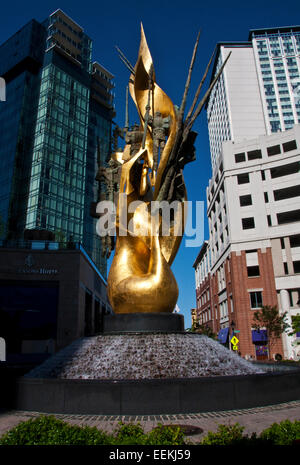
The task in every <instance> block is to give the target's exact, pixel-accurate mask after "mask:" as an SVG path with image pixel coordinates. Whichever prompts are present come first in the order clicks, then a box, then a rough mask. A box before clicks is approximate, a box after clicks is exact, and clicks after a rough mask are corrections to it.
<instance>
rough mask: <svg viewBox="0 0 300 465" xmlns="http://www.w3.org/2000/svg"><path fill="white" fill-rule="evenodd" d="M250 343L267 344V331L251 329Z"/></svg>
mask: <svg viewBox="0 0 300 465" xmlns="http://www.w3.org/2000/svg"><path fill="white" fill-rule="evenodd" d="M252 342H253V343H254V344H255V343H264V342H268V336H267V330H266V329H259V330H256V329H252Z"/></svg>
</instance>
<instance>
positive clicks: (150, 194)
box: [107, 26, 227, 314]
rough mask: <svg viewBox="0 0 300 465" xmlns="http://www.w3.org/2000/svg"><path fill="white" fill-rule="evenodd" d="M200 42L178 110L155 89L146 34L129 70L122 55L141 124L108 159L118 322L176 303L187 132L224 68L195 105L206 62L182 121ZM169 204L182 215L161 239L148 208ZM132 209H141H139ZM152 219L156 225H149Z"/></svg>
mask: <svg viewBox="0 0 300 465" xmlns="http://www.w3.org/2000/svg"><path fill="white" fill-rule="evenodd" d="M198 41H199V35H198V38H197V41H196V44H195V47H194V52H193V56H192V61H191V65H190V68H189V72H188V78H187V82H186V86H185V90H184V94H183V98H182V103H181V106H180V108H179V109H178V108H176V107H175V106H174V105H173V103H172V101H171V99H170V98H169V97H168V96H167V95H166V94H165V92H164V91H163V90H162V89H161V88H160V87H159V86H158V84H157V83H156V78H155V72H154V66H153V61H152V57H151V54H150V51H149V48H148V45H147V42H146V38H145V34H144V30H143V26H141V42H140V48H139V53H138V58H137V62H136V65H135V67H134V68H133V67H132V66H131V65H130V64H128V63H129V62H128V60H127V59H126V58H125V57H124V55H123V54H122V59H123V61H124V62H125V61H126V63H125V64H126V65H127V67H129V69H130V71H131V76H130V79H129V92H130V95H131V97H132V99H133V102H134V103H135V105H136V108H137V111H138V114H139V118H140V124H139V125H136V126H135V127H134V128H133V129H132V130H131V131H129V132H127V133H126V135H125V142H126V145H125V148H124V151H123V153H122V155H121V153H120V152H118V153H113V154H112V159H113V160H116V159H117V160H118V161H119V162H120V163H121V164H122V166H121V176H120V184H119V199H118V205H117V212H116V244H115V255H114V258H113V261H112V265H111V268H110V272H109V276H108V288H107V291H108V296H109V300H110V303H111V305H112V308H113V310H114V312H115V313H116V314H119V313H127V314H128V313H168V312H169V313H170V312H173V309H174V308H175V305H176V302H177V298H178V287H177V283H176V280H175V277H174V275H173V273H172V270H171V265H172V262H173V260H174V258H175V256H176V253H177V251H178V248H179V246H180V243H181V240H182V236H183V233H184V225H185V217H186V212H185V208H184V202H185V200H186V199H187V193H186V187H185V183H184V179H183V168H184V165H185V164H186V163H188V162H190V161H193V160H194V159H195V148H194V141H195V138H196V133H195V132H193V131H192V130H191V129H192V125H193V123H194V121H195V120H196V118H197V117H198V115H199V114H200V112H201V109H202V108H203V106H204V103H205V101H206V100H207V98H208V96H209V94H210V92H211V90H212V88H213V86H214V85H215V83H216V81H217V79H218V77H219V75H220V74H221V72H222V70H223V67H224V65H225V63H226V61H227V60H226V61H225V62H224V64H223V65H222V67H221V68H220V69H219V71H218V73H217V75H216V77H215V78H214V79H213V80H212V82H211V84H210V86H209V88H208V90H207V91H206V93H205V95H204V97H203V98H202V100H201V101H200V102H199V103H197V102H198V98H199V94H200V90H201V87H202V85H203V83H204V80H205V78H206V75H207V73H208V69H209V66H210V64H211V61H212V58H213V57H211V60H210V62H209V64H208V66H207V69H206V71H205V74H204V76H203V78H202V81H201V82H200V85H199V87H198V90H197V92H196V95H195V98H194V101H193V104H192V107H191V109H190V110H189V112H188V114H187V116H186V118H185V119H184V111H185V106H186V100H187V94H188V90H189V86H190V80H191V73H192V69H193V65H194V61H195V57H196V51H197V47H198ZM174 200H176V201H177V202H178V205H179V206H180V208H177V209H176V211H174V215H173V217H172V218H171V222H170V224H169V225H168V228H169V229H168V233H167V234H165V233H164V234H163V233H162V230H163V227H164V226H165V224H164V218H163V217H162V215H161V212H157V210H156V211H155V212H153V208H152V207H151V204H152V205H153V201H157V202H163V201H166V202H168V203H169V204H170V203H171V202H173V201H174ZM137 201H139V202H140V204H139V206H138V207H137V208H136V207H135V206H136V205H137ZM124 210H126V211H124ZM124 213H126V214H125V215H124ZM154 214H155V216H156V219H158V221H153V220H154V218H153V217H154ZM157 215H158V216H157ZM124 218H125V220H124ZM129 224H130V225H131V227H129V226H128V225H129ZM178 226H181V234H175V233H174V232H175V228H178Z"/></svg>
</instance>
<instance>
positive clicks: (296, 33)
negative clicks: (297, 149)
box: [207, 26, 300, 168]
mask: <svg viewBox="0 0 300 465" xmlns="http://www.w3.org/2000/svg"><path fill="white" fill-rule="evenodd" d="M229 53H231V56H230V58H229V61H228V62H227V64H226V66H225V69H224V71H223V73H222V76H221V77H220V79H219V81H218V83H217V84H216V86H215V88H214V89H213V92H212V94H211V96H210V99H209V102H208V104H207V118H208V130H209V139H210V148H211V160H212V166H213V168H214V166H215V164H216V160H217V158H218V155H219V154H220V152H221V149H222V142H223V141H224V140H234V141H236V142H240V141H242V140H244V139H251V138H254V137H258V136H261V135H269V134H272V133H274V132H277V131H284V130H287V129H290V128H291V127H293V125H294V124H297V123H299V122H300V94H299V91H300V78H299V67H300V61H299V55H300V26H295V27H283V28H272V29H258V30H252V31H250V33H249V41H248V42H220V43H219V44H218V45H217V55H216V59H215V63H214V70H213V74H215V72H216V71H217V70H218V69H219V68H220V67H221V65H222V63H223V62H224V60H225V59H226V57H227V56H228V54H229Z"/></svg>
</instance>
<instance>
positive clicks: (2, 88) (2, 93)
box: [0, 77, 6, 102]
mask: <svg viewBox="0 0 300 465" xmlns="http://www.w3.org/2000/svg"><path fill="white" fill-rule="evenodd" d="M5 101H6V83H5V79H4V78H3V77H0V102H5Z"/></svg>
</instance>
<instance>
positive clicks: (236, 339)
mask: <svg viewBox="0 0 300 465" xmlns="http://www.w3.org/2000/svg"><path fill="white" fill-rule="evenodd" d="M230 342H231V344H232V345H233V346H236V345H237V344H238V343H239V342H240V341H239V340H238V338H237V337H236V336H232V338H231V339H230Z"/></svg>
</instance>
